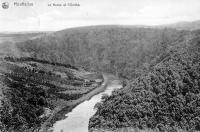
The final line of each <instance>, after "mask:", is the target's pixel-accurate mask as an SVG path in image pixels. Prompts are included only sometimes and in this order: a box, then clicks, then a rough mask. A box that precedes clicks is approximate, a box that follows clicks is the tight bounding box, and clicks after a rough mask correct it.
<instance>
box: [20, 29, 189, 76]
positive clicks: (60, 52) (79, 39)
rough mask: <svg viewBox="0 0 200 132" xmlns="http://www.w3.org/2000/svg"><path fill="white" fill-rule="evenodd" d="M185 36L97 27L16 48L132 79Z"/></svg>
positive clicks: (168, 31)
mask: <svg viewBox="0 0 200 132" xmlns="http://www.w3.org/2000/svg"><path fill="white" fill-rule="evenodd" d="M186 34H188V32H186V31H177V30H175V29H151V28H136V27H131V26H130V27H129V26H127V27H126V26H94V27H83V28H74V29H67V30H63V31H59V32H56V33H52V34H51V35H47V36H44V37H41V38H38V39H35V40H29V41H26V42H24V43H18V44H17V46H18V48H19V49H20V50H21V51H22V52H23V53H27V52H28V53H30V54H29V55H30V56H31V57H34V58H40V59H44V60H48V61H51V62H61V63H69V64H72V65H78V66H82V67H84V68H86V69H88V70H94V71H103V72H108V73H113V74H116V75H119V76H121V77H124V78H129V79H131V78H135V77H137V76H138V75H139V74H140V71H139V70H137V68H138V67H142V66H144V67H148V66H147V65H148V63H149V62H150V61H151V60H153V59H155V58H156V57H158V56H160V55H161V53H164V52H165V50H167V48H168V47H170V46H173V45H174V44H176V43H178V42H179V41H182V40H183V39H184V37H185V35H186Z"/></svg>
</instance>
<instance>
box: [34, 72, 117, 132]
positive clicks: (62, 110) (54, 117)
mask: <svg viewBox="0 0 200 132" xmlns="http://www.w3.org/2000/svg"><path fill="white" fill-rule="evenodd" d="M113 79H116V78H115V77H114V76H112V75H109V74H102V80H103V81H102V83H101V84H100V85H99V86H98V87H97V88H94V89H93V90H92V91H90V92H89V93H87V94H86V95H83V96H82V97H80V98H79V99H77V100H72V101H68V102H66V103H65V104H64V105H63V106H61V107H57V108H55V109H54V110H53V112H52V114H51V116H49V118H48V119H47V120H46V121H45V122H44V123H43V124H42V126H41V127H40V130H39V131H40V132H44V131H51V130H49V128H51V127H52V126H53V124H54V123H55V122H56V121H58V120H62V119H65V118H66V117H65V115H66V114H67V113H69V112H71V111H72V109H74V108H75V107H76V106H77V105H79V104H80V103H82V102H84V101H86V100H90V99H91V98H92V97H93V96H95V95H97V94H99V93H101V92H103V91H105V89H106V87H107V85H108V84H109V83H110V82H111V80H113ZM36 131H38V130H36Z"/></svg>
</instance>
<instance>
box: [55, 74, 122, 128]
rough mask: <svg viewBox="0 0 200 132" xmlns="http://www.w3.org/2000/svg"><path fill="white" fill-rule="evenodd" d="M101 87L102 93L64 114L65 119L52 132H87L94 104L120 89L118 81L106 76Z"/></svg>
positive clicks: (94, 110) (56, 124)
mask: <svg viewBox="0 0 200 132" xmlns="http://www.w3.org/2000/svg"><path fill="white" fill-rule="evenodd" d="M103 85H105V87H106V88H105V91H104V92H102V93H99V94H97V95H95V96H93V97H92V98H91V99H90V100H86V101H84V102H82V103H81V104H79V105H77V106H76V107H75V108H74V109H73V110H72V111H71V112H69V113H68V114H66V116H67V118H66V119H64V120H60V121H57V122H56V123H55V124H54V125H53V132H88V125H89V119H90V117H92V116H93V115H94V114H95V112H96V109H94V106H95V104H96V103H98V102H100V101H101V97H102V96H103V94H108V95H110V94H111V93H112V91H113V90H114V89H119V88H121V87H122V85H121V83H120V81H119V80H118V79H116V78H114V77H113V76H110V77H108V76H107V79H106V82H105V83H104V84H103Z"/></svg>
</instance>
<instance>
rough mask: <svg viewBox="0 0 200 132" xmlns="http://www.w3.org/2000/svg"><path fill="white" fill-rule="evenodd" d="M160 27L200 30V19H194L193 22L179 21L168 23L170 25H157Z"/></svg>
mask: <svg viewBox="0 0 200 132" xmlns="http://www.w3.org/2000/svg"><path fill="white" fill-rule="evenodd" d="M156 27H159V28H165V27H168V28H175V29H178V30H190V31H192V30H198V29H200V20H197V21H192V22H177V23H174V24H168V25H162V26H156Z"/></svg>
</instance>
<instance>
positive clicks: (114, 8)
mask: <svg viewBox="0 0 200 132" xmlns="http://www.w3.org/2000/svg"><path fill="white" fill-rule="evenodd" d="M0 1H1V3H2V2H9V4H10V7H9V8H8V9H2V7H0V31H46V30H48V31H52V30H60V29H65V28H70V27H77V26H87V25H102V24H104V25H105V24H106V25H110V24H115V25H116V24H120V25H160V24H168V23H174V22H178V21H193V20H198V19H200V0H25V1H26V2H29V3H31V2H32V3H33V4H34V6H33V7H17V6H14V5H13V3H14V1H13V0H0ZM15 1H16V2H22V1H23V0H15ZM68 2H72V3H74V2H75V3H79V4H80V7H48V6H47V5H48V4H49V3H61V4H63V3H68ZM1 3H0V4H1Z"/></svg>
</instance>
